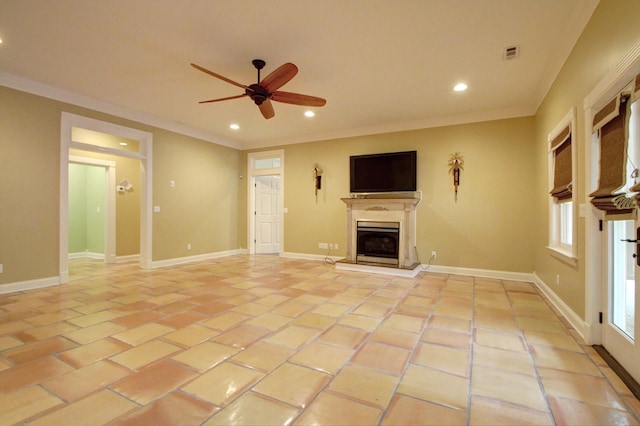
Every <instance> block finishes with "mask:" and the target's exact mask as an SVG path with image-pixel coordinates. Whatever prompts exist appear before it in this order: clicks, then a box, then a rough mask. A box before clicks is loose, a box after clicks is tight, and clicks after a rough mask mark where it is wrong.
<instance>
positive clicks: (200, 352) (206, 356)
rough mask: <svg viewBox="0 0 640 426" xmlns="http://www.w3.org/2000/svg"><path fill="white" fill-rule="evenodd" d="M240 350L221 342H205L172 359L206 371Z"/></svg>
mask: <svg viewBox="0 0 640 426" xmlns="http://www.w3.org/2000/svg"><path fill="white" fill-rule="evenodd" d="M238 351H239V349H237V348H232V347H230V346H225V345H222V344H219V343H214V342H204V343H201V344H199V345H197V346H194V347H192V348H191V349H188V350H186V351H184V352H181V353H179V354H178V355H175V356H173V357H172V358H171V359H173V360H175V361H177V362H180V363H182V364H184V365H187V366H189V367H191V368H194V369H196V370H198V371H206V370H208V369H210V368H211V367H213V366H215V365H218V364H220V363H221V362H223V361H224V360H226V359H227V358H230V357H231V356H233V355H234V354H236V353H237V352H238Z"/></svg>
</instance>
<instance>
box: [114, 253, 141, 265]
mask: <svg viewBox="0 0 640 426" xmlns="http://www.w3.org/2000/svg"><path fill="white" fill-rule="evenodd" d="M138 261H140V255H139V254H130V255H127V256H116V263H125V262H138Z"/></svg>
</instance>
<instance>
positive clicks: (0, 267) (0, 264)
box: [0, 263, 3, 274]
mask: <svg viewBox="0 0 640 426" xmlns="http://www.w3.org/2000/svg"><path fill="white" fill-rule="evenodd" d="M2 272H3V270H2V263H0V274H1V273H2Z"/></svg>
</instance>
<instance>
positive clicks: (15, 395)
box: [0, 386, 64, 425]
mask: <svg viewBox="0 0 640 426" xmlns="http://www.w3.org/2000/svg"><path fill="white" fill-rule="evenodd" d="M63 404H64V401H62V400H61V399H58V398H56V397H55V396H53V395H51V394H49V393H48V392H47V391H45V390H44V389H42V388H40V387H37V386H33V387H27V388H24V389H19V390H16V391H15V392H12V393H9V394H6V395H0V413H2V418H1V419H0V423H2V424H3V425H13V424H22V422H24V421H25V420H27V419H29V418H31V417H33V416H36V415H37V414H40V413H43V412H45V411H47V410H49V409H51V408H53V407H56V406H60V405H63Z"/></svg>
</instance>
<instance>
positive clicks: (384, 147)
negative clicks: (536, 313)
mask: <svg viewBox="0 0 640 426" xmlns="http://www.w3.org/2000/svg"><path fill="white" fill-rule="evenodd" d="M281 148H282V149H284V150H285V180H284V188H285V192H284V205H285V207H286V208H287V209H288V213H286V214H285V215H284V219H285V223H284V233H285V236H284V251H286V252H292V253H314V254H325V253H326V250H319V249H318V243H319V242H326V243H338V244H339V246H340V249H339V250H338V251H337V252H335V253H333V254H335V255H344V253H345V248H346V247H345V244H346V237H347V231H346V229H347V228H346V226H347V225H346V206H345V204H344V203H343V202H342V201H341V200H340V198H342V197H348V196H349V156H350V155H354V154H366V153H376V152H391V151H407V150H417V151H418V189H419V190H421V191H422V193H423V199H422V202H421V203H420V205H419V206H418V211H417V228H418V229H417V232H418V234H417V250H418V254H419V257H420V260H421V261H422V262H423V263H426V262H427V261H428V260H429V257H430V255H431V252H432V251H433V250H435V251H437V253H438V257H437V259H436V261H435V262H434V264H438V265H445V266H452V267H466V268H481V269H490V270H500V271H513V272H531V271H532V269H533V247H532V245H531V243H530V241H531V239H532V237H533V234H534V230H533V229H532V227H531V226H530V224H531V223H533V222H534V220H535V218H534V216H533V209H531V204H530V201H529V200H530V198H531V193H532V192H533V191H532V188H533V184H534V182H535V178H534V164H533V163H532V161H531V158H532V156H533V153H534V138H533V119H532V118H520V119H511V120H500V121H490V122H485V123H476V124H467V125H461V126H450V127H441V128H433V129H424V130H416V131H409V132H398V133H388V134H382V135H371V136H362V137H354V138H347V139H337V140H329V141H321V142H313V143H305V144H298V145H287V146H283V147H281ZM455 152H460V153H461V155H463V156H464V160H465V165H464V171H463V172H462V176H461V186H460V189H459V192H458V201H457V202H455V200H454V189H453V178H452V176H451V174H449V166H448V164H447V163H448V161H449V156H450V155H451V154H453V153H455ZM245 154H246V153H245ZM245 161H246V155H245ZM315 163H318V164H319V165H320V167H321V168H322V169H323V170H324V173H323V177H322V189H321V190H320V191H319V193H318V199H317V200H316V197H315V193H314V187H313V167H314V164H315ZM244 194H246V191H245V192H244ZM243 197H245V198H246V195H243ZM245 208H246V207H245ZM244 217H246V216H244ZM245 235H246V234H245ZM245 238H246V237H245ZM245 241H246V239H245Z"/></svg>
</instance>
